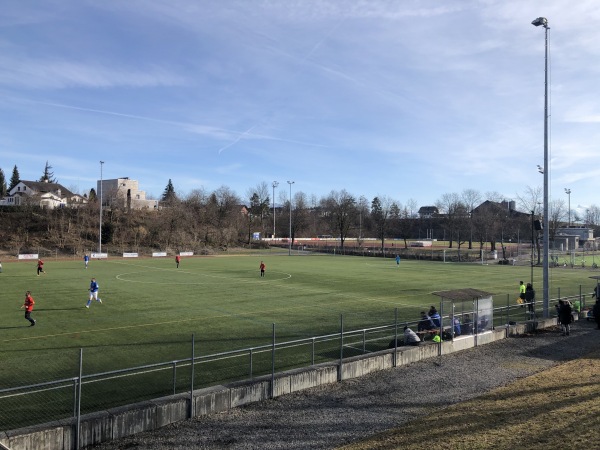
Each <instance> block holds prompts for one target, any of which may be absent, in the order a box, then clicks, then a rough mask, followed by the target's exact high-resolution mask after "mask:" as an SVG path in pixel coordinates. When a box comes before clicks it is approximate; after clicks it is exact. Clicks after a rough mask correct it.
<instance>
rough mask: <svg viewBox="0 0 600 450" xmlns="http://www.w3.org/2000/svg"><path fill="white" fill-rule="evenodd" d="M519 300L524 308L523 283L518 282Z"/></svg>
mask: <svg viewBox="0 0 600 450" xmlns="http://www.w3.org/2000/svg"><path fill="white" fill-rule="evenodd" d="M519 298H520V299H521V302H520V303H521V306H522V307H524V306H525V305H524V303H525V283H523V282H522V281H519Z"/></svg>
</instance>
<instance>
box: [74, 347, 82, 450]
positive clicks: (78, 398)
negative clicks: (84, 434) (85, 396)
mask: <svg viewBox="0 0 600 450" xmlns="http://www.w3.org/2000/svg"><path fill="white" fill-rule="evenodd" d="M82 378H83V348H80V349H79V379H78V380H77V386H78V388H77V426H76V428H75V449H76V450H77V449H79V447H80V443H79V432H80V427H81V379H82Z"/></svg>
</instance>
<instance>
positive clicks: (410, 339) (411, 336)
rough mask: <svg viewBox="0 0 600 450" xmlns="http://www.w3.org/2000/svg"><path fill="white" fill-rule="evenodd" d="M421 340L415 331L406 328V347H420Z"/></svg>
mask: <svg viewBox="0 0 600 450" xmlns="http://www.w3.org/2000/svg"><path fill="white" fill-rule="evenodd" d="M419 342H421V339H420V338H419V336H417V333H415V332H414V331H413V330H411V329H410V328H408V327H404V345H419Z"/></svg>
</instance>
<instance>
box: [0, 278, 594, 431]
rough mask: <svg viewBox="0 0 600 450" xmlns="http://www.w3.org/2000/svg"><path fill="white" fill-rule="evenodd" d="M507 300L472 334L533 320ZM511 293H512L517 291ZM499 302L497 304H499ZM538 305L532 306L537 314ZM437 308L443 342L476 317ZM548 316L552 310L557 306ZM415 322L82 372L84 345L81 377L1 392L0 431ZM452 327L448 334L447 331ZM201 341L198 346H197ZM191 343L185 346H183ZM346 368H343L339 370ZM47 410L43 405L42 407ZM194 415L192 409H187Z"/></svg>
mask: <svg viewBox="0 0 600 450" xmlns="http://www.w3.org/2000/svg"><path fill="white" fill-rule="evenodd" d="M558 292H559V297H558V298H556V299H553V300H550V302H551V303H552V302H556V301H558V300H559V299H563V300H565V299H567V300H571V301H579V303H580V305H581V308H582V309H583V308H585V307H586V306H587V305H586V300H589V299H590V298H591V294H583V293H581V288H580V294H578V295H572V296H568V297H560V290H559V291H558ZM506 298H507V301H506V305H503V306H496V307H494V308H493V320H492V322H491V323H490V324H488V325H486V326H487V328H486V327H479V326H473V327H472V328H471V330H470V332H471V333H475V334H478V333H481V332H485V331H487V330H490V329H492V328H494V327H499V326H505V325H507V324H510V323H512V322H520V321H525V320H531V319H534V318H535V317H534V316H532V315H531V314H530V313H528V312H527V308H525V309H523V308H522V307H521V305H518V304H516V303H515V302H514V301H513V302H511V296H510V295H507V297H506ZM513 298H514V296H513ZM497 303H498V302H497V301H496V304H497ZM540 303H541V302H539V301H538V302H536V303H535V304H534V311H535V310H537V309H539V305H540ZM440 306H441V308H440V309H442V310H443V309H444V308H445V309H446V310H447V311H452V313H449V314H446V313H445V312H444V313H443V314H442V320H441V324H440V333H441V334H443V336H444V339H455V338H457V336H455V333H454V324H453V319H454V318H456V317H460V316H461V315H465V314H473V316H474V317H476V316H477V311H476V310H471V309H468V308H467V309H465V308H464V307H462V309H461V310H460V312H457V311H458V310H457V309H455V308H454V304H453V305H452V308H451V309H448V308H446V307H443V305H442V304H441V305H440ZM550 313H551V314H552V315H554V308H551V311H550ZM417 324H418V321H417V320H414V319H411V320H400V319H399V318H398V310H397V309H396V310H394V315H393V318H391V319H390V320H389V321H388V322H387V323H385V324H383V325H378V326H372V327H368V328H359V329H351V330H345V329H344V316H343V315H341V316H340V328H339V331H337V332H335V333H330V334H324V335H319V336H312V337H307V338H301V339H293V340H287V341H284V342H278V341H277V334H276V330H277V329H276V325H275V324H273V328H272V336H271V342H269V343H265V344H264V345H259V346H253V347H247V348H242V349H237V350H231V351H225V352H220V353H213V354H209V355H202V354H199V352H198V353H197V349H200V350H201V342H195V339H194V337H193V336H192V338H191V340H190V342H189V344H190V347H189V349H190V355H189V357H187V358H179V359H173V360H171V361H164V362H159V363H153V364H146V365H139V366H136V367H130V368H125V369H120V370H111V371H104V372H95V373H90V374H84V373H83V369H82V368H83V365H84V358H85V354H84V352H83V349H79V374H78V376H73V377H67V378H62V379H57V380H51V381H47V382H43V383H37V384H29V385H22V386H16V387H12V388H5V389H0V430H4V431H6V430H10V429H16V428H21V427H24V426H29V425H34V424H39V423H46V422H50V421H53V420H59V419H67V418H76V419H77V420H78V421H79V418H80V416H81V415H83V414H87V413H92V412H96V411H100V410H106V409H108V408H113V407H117V406H122V405H126V404H131V403H135V402H139V401H143V400H149V399H153V398H158V397H163V396H167V395H174V394H178V393H185V392H189V393H190V395H191V393H192V392H193V390H194V389H199V388H203V387H209V386H214V385H219V384H224V383H228V382H233V381H244V380H251V379H253V378H255V377H258V376H265V375H271V376H272V377H274V376H275V374H276V373H277V372H282V371H285V370H289V369H292V368H299V367H306V366H311V365H315V364H319V363H324V362H332V361H339V364H340V365H341V364H343V360H344V358H349V357H353V356H358V355H363V354H367V353H371V352H376V351H381V350H384V349H387V348H393V347H395V346H397V345H401V341H402V339H401V338H402V335H403V328H404V326H408V327H411V328H413V327H416V326H417ZM444 330H447V331H448V332H447V333H444ZM198 344H200V346H197V345H198ZM186 345H187V344H186ZM340 373H341V371H340ZM42 404H43V405H44V408H40V407H39V406H40V405H42ZM190 414H191V413H190Z"/></svg>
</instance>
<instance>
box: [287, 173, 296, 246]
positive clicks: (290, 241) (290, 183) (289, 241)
mask: <svg viewBox="0 0 600 450" xmlns="http://www.w3.org/2000/svg"><path fill="white" fill-rule="evenodd" d="M287 183H288V184H289V185H290V237H289V239H288V255H289V256H291V255H292V184H294V183H295V181H288V182H287Z"/></svg>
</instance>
